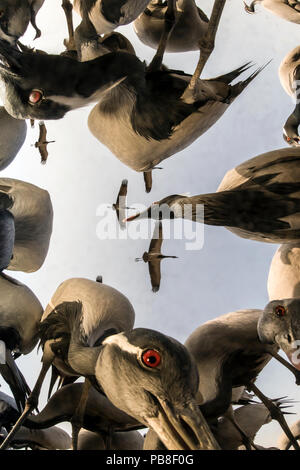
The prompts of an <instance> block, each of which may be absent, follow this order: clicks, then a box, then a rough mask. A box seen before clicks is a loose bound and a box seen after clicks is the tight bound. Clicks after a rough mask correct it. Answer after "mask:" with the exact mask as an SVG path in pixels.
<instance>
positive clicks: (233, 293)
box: [1, 0, 300, 446]
mask: <svg viewBox="0 0 300 470" xmlns="http://www.w3.org/2000/svg"><path fill="white" fill-rule="evenodd" d="M197 3H198V5H199V6H200V1H199V2H197ZM211 3H212V1H211V0H202V1H201V7H202V8H203V10H204V11H205V12H206V13H207V14H209V13H210V8H211ZM60 5H61V0H55V1H53V0H52V1H50V0H46V1H45V4H44V6H43V7H42V9H41V11H40V12H39V14H38V16H37V24H38V26H39V27H40V28H41V30H42V33H43V35H42V37H41V39H39V40H37V41H35V42H33V40H32V39H33V37H34V31H33V29H32V28H29V29H28V32H27V34H26V36H25V37H24V38H23V42H24V43H26V44H30V45H34V46H35V47H37V48H40V49H44V50H46V51H47V52H51V53H59V52H61V51H62V50H63V43H62V41H63V38H64V37H66V36H67V28H66V23H65V19H64V15H63V11H62V9H61V7H60ZM75 22H76V23H77V22H78V17H77V16H76V21H75ZM119 32H121V33H123V34H125V35H126V36H127V37H128V38H129V39H130V40H131V41H132V43H133V45H134V47H135V49H136V53H137V55H138V57H139V58H140V59H141V60H146V61H149V60H150V59H151V58H152V56H153V54H154V51H153V50H152V49H150V48H148V47H146V46H144V45H143V44H141V43H140V42H139V40H138V39H137V37H136V36H135V33H134V31H133V28H132V26H128V27H123V28H119ZM298 38H299V25H296V24H292V23H288V22H286V21H284V20H281V19H280V18H277V17H276V16H274V15H272V14H271V13H268V12H267V11H266V10H264V9H263V8H262V7H258V8H257V14H256V15H248V14H246V12H244V9H243V2H242V0H240V1H237V0H227V4H226V6H225V10H224V14H223V17H222V19H221V24H220V28H219V32H218V35H217V41H216V48H215V51H214V54H213V56H212V57H211V59H210V60H209V63H208V64H207V67H206V68H205V70H204V73H203V77H204V78H212V77H216V76H218V75H221V74H223V73H226V72H229V71H231V70H233V69H234V68H236V67H238V66H241V65H242V64H244V63H246V62H249V61H253V63H254V64H255V66H261V65H263V64H265V63H266V62H268V61H269V60H270V59H272V62H271V63H270V64H269V65H268V67H267V68H266V69H265V70H264V71H263V72H262V73H261V75H260V76H259V77H258V78H256V80H255V81H254V82H253V83H252V84H251V85H250V86H249V87H248V88H247V89H246V91H244V93H243V94H242V96H240V97H238V98H237V99H236V101H235V102H234V103H233V104H232V105H231V107H230V108H229V110H228V111H226V113H225V114H224V115H223V116H222V118H221V119H220V120H219V121H218V122H217V123H216V124H215V126H214V127H213V128H211V129H210V130H209V131H208V132H207V133H206V134H205V135H204V136H202V137H200V138H199V139H198V140H197V141H196V142H194V143H193V144H192V145H191V146H190V147H188V148H187V149H185V150H184V151H182V152H180V153H178V154H176V155H175V156H173V157H171V158H169V159H168V160H165V161H164V162H163V163H162V166H163V170H162V171H156V172H154V173H153V179H154V184H153V190H152V192H151V193H150V194H146V193H145V190H144V182H143V177H142V174H138V173H136V172H134V171H133V170H131V169H130V168H128V167H126V166H125V165H123V164H122V163H121V162H120V161H119V160H118V159H117V158H116V157H115V156H114V155H113V154H111V153H110V151H109V150H108V149H107V148H105V147H104V146H102V145H101V144H100V143H99V142H98V141H97V140H96V139H95V138H94V137H93V136H92V135H91V134H90V132H89V130H88V128H87V117H88V114H89V111H90V109H91V107H89V108H84V109H80V110H77V111H73V112H71V113H69V114H67V116H66V117H65V118H64V119H63V120H60V121H49V122H47V128H48V139H49V140H55V143H53V144H50V145H49V147H48V150H49V158H48V162H47V164H46V165H45V166H42V165H41V164H40V159H39V154H38V151H37V150H36V149H35V148H34V147H32V144H34V142H35V141H36V140H37V137H38V126H37V125H36V128H35V129H34V130H32V129H30V126H29V125H28V131H27V139H26V141H25V144H24V145H23V147H22V149H21V151H20V152H19V154H18V156H17V157H16V159H15V160H14V162H13V163H12V164H11V165H10V166H9V167H8V168H7V169H5V170H4V171H2V173H1V174H2V176H3V177H11V178H17V179H22V180H24V181H28V182H31V183H33V184H36V185H38V186H40V187H42V188H45V189H47V190H48V191H49V193H50V195H51V199H52V203H53V207H54V227H53V234H52V239H51V245H50V249H49V253H48V256H47V258H46V261H45V263H44V265H43V267H42V268H41V269H40V270H39V271H38V272H36V273H33V274H24V273H12V275H13V276H15V277H16V278H17V279H19V280H20V281H22V282H24V283H25V284H27V285H28V286H29V287H30V288H31V289H32V290H33V291H34V293H35V294H36V295H37V296H38V298H39V299H40V301H41V303H42V304H43V306H44V307H45V306H46V305H47V303H48V301H49V300H50V298H51V296H52V294H53V293H54V291H55V290H56V288H57V287H58V285H59V284H60V283H61V282H62V281H64V280H66V279H68V278H71V277H77V276H79V277H87V278H90V279H95V278H96V276H97V275H98V274H101V275H102V276H103V279H104V282H105V283H107V284H109V285H111V286H113V287H115V288H117V289H119V290H120V291H121V292H122V293H124V294H125V295H126V296H127V297H128V298H129V299H130V301H131V302H132V304H133V306H134V308H135V312H136V323H135V324H136V326H137V327H149V328H153V329H157V330H159V331H161V332H163V333H166V334H168V335H170V336H173V337H175V338H177V339H178V340H179V341H182V342H184V341H185V340H186V338H187V337H188V336H189V335H190V333H191V332H192V331H193V330H194V329H195V328H196V327H198V326H199V325H200V324H202V323H204V322H205V321H207V320H209V319H213V318H215V317H217V316H219V315H222V314H224V313H227V312H230V311H234V310H238V309H244V308H264V306H265V305H266V303H267V302H268V295H267V276H268V270H269V266H270V262H271V259H272V256H273V254H274V253H275V251H276V249H277V247H278V246H277V245H275V244H274V245H273V244H266V243H260V242H254V241H250V240H249V241H248V240H244V239H242V238H239V237H237V236H236V235H234V234H232V233H231V232H229V231H227V230H226V229H224V228H221V227H205V230H204V236H205V239H204V246H203V248H202V249H201V250H198V251H188V250H186V249H185V241H184V240H166V241H165V242H164V244H163V253H164V254H170V255H176V256H178V259H177V260H174V259H169V260H168V259H167V260H165V261H163V263H162V282H161V287H160V290H159V292H158V293H156V294H154V293H152V291H151V285H150V280H149V275H148V266H147V265H146V264H145V263H135V261H134V259H135V258H136V257H138V256H141V255H142V254H143V252H144V251H145V250H146V249H147V248H148V246H149V241H148V240H99V239H98V238H97V235H96V230H97V224H98V223H99V220H100V218H99V216H98V217H97V208H98V207H99V205H100V204H104V203H105V204H111V203H112V202H114V201H115V198H116V195H117V193H118V190H119V187H120V183H121V180H122V179H123V178H127V179H128V181H129V186H128V203H129V204H131V205H132V206H133V207H136V206H135V204H138V203H139V204H145V205H149V204H150V203H151V202H153V201H156V200H159V199H161V198H162V197H165V196H167V195H169V194H175V193H186V192H190V193H191V194H200V193H208V192H214V191H215V190H216V189H217V187H218V186H219V183H220V182H221V180H222V178H223V176H224V175H225V173H226V172H227V171H228V170H229V169H231V168H233V167H235V166H236V165H238V164H239V163H241V162H243V161H245V160H248V159H249V158H252V157H254V156H256V155H259V154H261V153H264V152H266V151H269V150H274V149H277V148H281V147H284V146H285V143H284V142H283V139H282V126H283V124H284V122H285V120H286V118H287V116H288V115H289V114H290V113H291V111H292V108H293V103H292V102H291V98H290V97H289V96H288V95H286V94H285V92H284V90H283V89H282V88H281V85H280V83H279V79H278V74H277V71H278V67H279V64H280V62H281V61H282V59H283V58H284V56H285V55H286V54H287V53H288V52H289V51H290V50H291V49H292V48H294V47H295V46H296V45H298ZM197 60H198V53H195V52H191V53H183V54H166V56H165V61H164V62H165V64H166V65H168V66H170V67H173V68H176V69H182V70H184V71H185V72H188V73H192V72H193V70H194V68H195V66H196V64H197ZM246 76H247V72H246V74H245V77H246ZM115 137H116V138H117V136H115ZM112 138H114V136H112ZM40 357H41V353H40V352H39V353H37V352H36V350H35V351H33V352H32V353H31V354H30V355H28V356H26V357H23V358H20V359H19V360H18V364H19V366H20V368H21V369H22V371H23V373H24V375H25V377H26V379H27V380H28V382H29V385H30V386H31V387H32V386H33V385H34V383H35V380H36V378H37V374H38V371H39V368H40ZM257 383H258V385H259V386H260V388H261V390H262V391H263V392H264V393H265V394H266V395H267V396H269V397H271V398H276V397H280V396H285V395H288V396H289V397H290V398H295V399H296V398H297V397H299V390H297V387H296V385H295V384H294V378H293V376H292V374H291V373H289V372H288V371H287V370H285V369H284V368H283V367H282V366H281V365H279V364H276V362H274V360H273V361H271V363H270V364H269V365H268V366H267V367H266V368H265V369H264V371H263V372H262V373H261V375H260V377H259V379H258V382H257ZM2 390H3V391H7V388H6V385H5V384H4V385H3V387H2ZM45 397H46V387H45V389H44V391H43V394H42V398H41V406H42V405H43V404H45V402H46V398H45ZM294 411H295V412H297V413H298V417H299V412H300V406H299V404H297V405H295V407H294ZM296 418H297V416H296V415H295V416H292V417H290V418H288V421H289V422H293V421H294V420H296ZM280 434H281V430H280V428H279V425H278V424H277V423H271V424H269V425H267V426H264V428H263V429H262V431H261V432H260V433H259V436H258V439H257V442H258V443H260V444H262V445H266V446H270V445H275V444H276V441H277V438H278V436H279V435H280Z"/></svg>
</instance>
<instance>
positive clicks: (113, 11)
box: [73, 0, 149, 34]
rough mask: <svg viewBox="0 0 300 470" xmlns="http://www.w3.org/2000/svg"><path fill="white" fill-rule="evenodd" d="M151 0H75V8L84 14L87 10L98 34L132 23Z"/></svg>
mask: <svg viewBox="0 0 300 470" xmlns="http://www.w3.org/2000/svg"><path fill="white" fill-rule="evenodd" d="M148 1H149V0H74V1H73V4H74V9H75V11H77V13H79V14H80V15H83V11H84V9H86V10H87V12H88V16H89V19H90V21H91V22H92V23H93V25H94V27H95V29H96V31H97V33H98V34H106V33H110V32H111V31H113V30H114V29H115V28H117V27H118V26H122V25H126V24H129V23H131V22H132V21H133V20H135V18H137V16H138V15H139V14H140V13H141V12H142V11H143V10H144V8H146V6H147V3H148Z"/></svg>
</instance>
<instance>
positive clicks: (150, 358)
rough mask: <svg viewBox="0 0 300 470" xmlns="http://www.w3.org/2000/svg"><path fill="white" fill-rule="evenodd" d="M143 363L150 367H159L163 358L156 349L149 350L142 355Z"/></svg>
mask: <svg viewBox="0 0 300 470" xmlns="http://www.w3.org/2000/svg"><path fill="white" fill-rule="evenodd" d="M142 361H143V363H144V364H145V365H146V366H148V367H157V366H159V364H160V361H161V357H160V354H159V353H158V352H157V351H155V350H154V349H147V351H145V352H144V353H143V354H142Z"/></svg>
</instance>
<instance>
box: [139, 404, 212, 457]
mask: <svg viewBox="0 0 300 470" xmlns="http://www.w3.org/2000/svg"><path fill="white" fill-rule="evenodd" d="M153 398H154V400H155V401H156V402H158V403H157V408H158V415H157V416H156V417H151V418H148V419H147V424H148V426H149V427H150V428H151V429H152V430H153V431H154V432H155V433H156V434H157V435H158V436H159V438H160V439H161V441H162V442H163V444H164V445H165V447H166V448H167V449H168V450H218V449H220V447H219V445H218V443H217V441H216V440H215V438H214V436H213V434H212V433H211V431H210V429H209V427H208V424H207V422H206V420H205V419H204V417H203V415H202V413H201V411H200V410H199V407H198V406H197V405H196V403H195V402H194V401H193V400H192V401H190V402H189V404H188V405H186V406H185V407H183V408H181V407H180V408H176V407H175V406H172V405H171V404H170V403H169V402H167V401H166V400H162V399H160V398H158V397H153Z"/></svg>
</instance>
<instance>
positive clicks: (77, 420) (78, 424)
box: [71, 379, 91, 450]
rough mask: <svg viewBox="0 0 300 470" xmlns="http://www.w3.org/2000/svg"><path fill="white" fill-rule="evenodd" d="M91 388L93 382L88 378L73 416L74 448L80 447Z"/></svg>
mask: <svg viewBox="0 0 300 470" xmlns="http://www.w3.org/2000/svg"><path fill="white" fill-rule="evenodd" d="M90 388H91V382H90V381H89V380H88V379H85V381H84V385H83V390H82V393H81V396H80V400H79V403H78V405H77V407H76V410H75V413H74V414H73V416H72V418H71V425H72V449H73V450H77V448H78V434H79V431H80V429H81V428H82V425H83V417H84V412H85V407H86V402H87V399H88V396H89V390H90Z"/></svg>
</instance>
